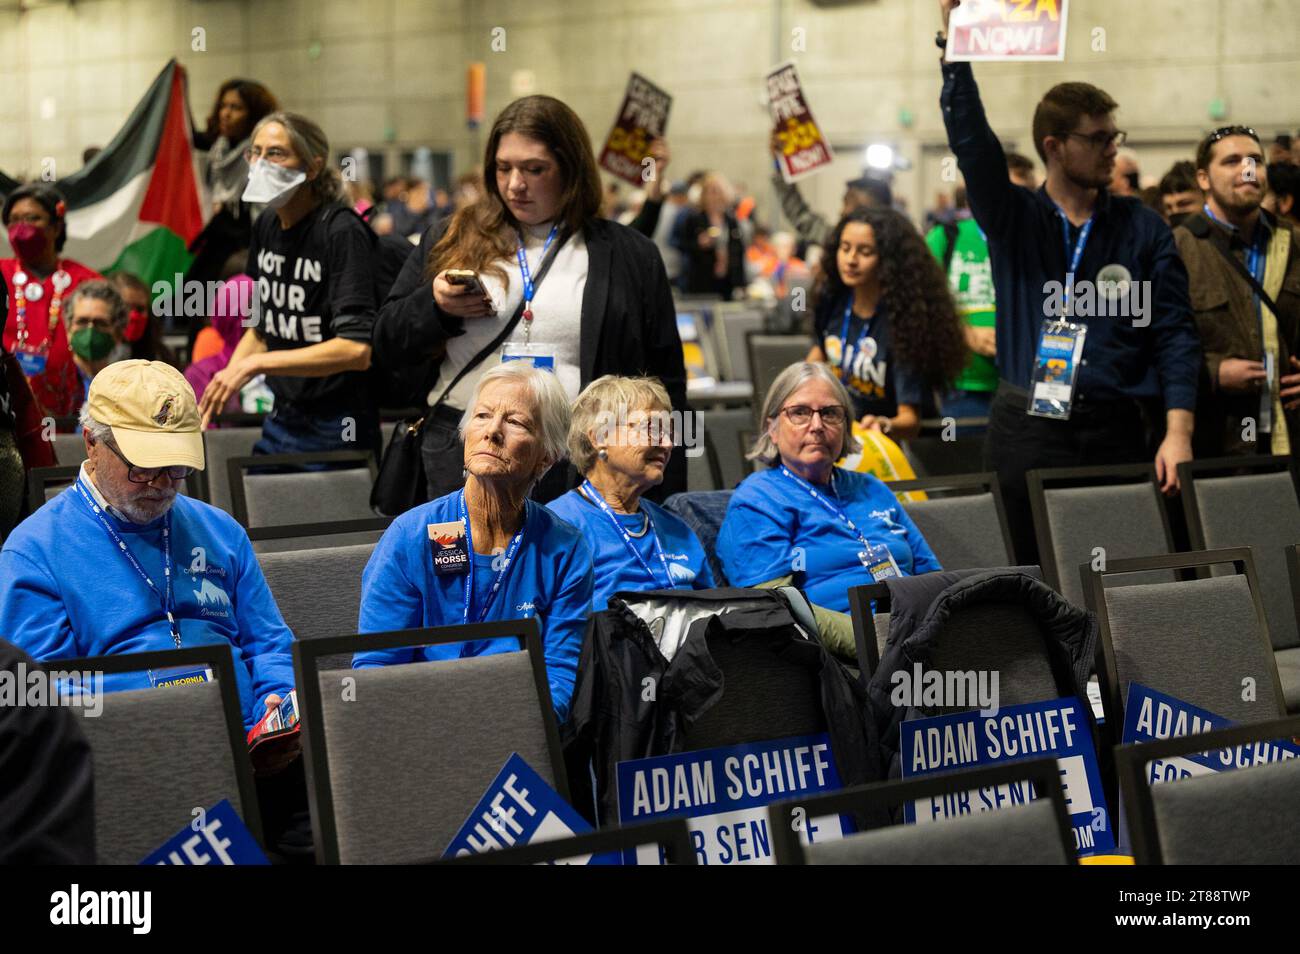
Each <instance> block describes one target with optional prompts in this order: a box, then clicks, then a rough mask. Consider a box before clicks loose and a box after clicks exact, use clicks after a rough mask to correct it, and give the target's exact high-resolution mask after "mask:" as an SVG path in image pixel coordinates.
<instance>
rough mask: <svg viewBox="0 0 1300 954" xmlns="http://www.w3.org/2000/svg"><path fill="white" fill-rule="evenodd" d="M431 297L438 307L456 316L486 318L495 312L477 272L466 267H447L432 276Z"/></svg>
mask: <svg viewBox="0 0 1300 954" xmlns="http://www.w3.org/2000/svg"><path fill="white" fill-rule="evenodd" d="M433 299H434V301H435V302H437V303H438V307H439V308H441V309H442V310H443V311H445V312H447V314H449V315H455V316H456V317H457V318H488V317H491V316H492V315H494V314H496V309H495V307H494V306H493V304H492V299H491V298H489V297H488V293H487V289H486V288H484V287H483V282H482V281H481V280H480V279H479V277H478V273H477V272H475V271H473V270H472V269H468V268H448V269H446V270H444V271H443V272H442V273H440V274H439V275H438V276H437V277H436V278H434V280H433Z"/></svg>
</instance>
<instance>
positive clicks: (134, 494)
mask: <svg viewBox="0 0 1300 954" xmlns="http://www.w3.org/2000/svg"><path fill="white" fill-rule="evenodd" d="M81 427H82V432H83V435H84V437H85V442H86V456H87V460H86V462H85V463H84V464H83V465H82V468H81V473H80V474H79V475H78V476H77V480H76V483H75V484H74V485H73V486H72V487H70V488H69V489H67V490H65V491H64V492H63V493H61V494H59V495H58V496H57V497H55V498H53V499H52V500H50V501H48V502H47V503H46V504H45V506H43V507H41V509H40V510H38V511H36V513H34V514H32V515H31V516H30V517H28V518H27V519H26V520H24V521H23V522H22V523H21V524H19V526H18V527H17V528H16V529H15V530H14V532H13V533H12V534H11V535H10V536H9V538H8V539H7V540H6V541H5V544H4V548H3V550H0V637H3V638H5V639H8V640H9V641H11V642H13V643H16V644H18V645H19V646H20V647H22V648H23V649H25V650H26V651H27V652H28V653H30V654H31V655H32V656H33V657H35V658H36V659H37V660H39V661H42V662H44V661H47V660H58V659H71V658H78V657H84V656H103V655H112V654H117V653H135V652H147V651H158V650H170V649H180V648H183V647H187V646H194V645H203V644H210V643H219V642H224V643H228V644H229V645H230V648H231V652H232V654H233V656H234V661H235V673H236V677H237V681H238V683H239V694H240V699H241V703H242V708H243V716H244V723H245V726H246V727H250V728H251V727H252V726H253V725H254V724H256V723H257V722H258V721H259V720H260V719H261V718H262V717H263V716H264V715H265V714H266V712H267V711H269V709H270V708H273V707H275V706H276V705H278V704H279V703H280V701H281V699H282V698H284V697H286V696H287V695H288V694H289V692H290V690H292V688H293V663H292V660H291V657H290V644H291V643H292V641H293V636H292V634H291V633H290V632H289V628H288V627H287V626H286V625H285V623H284V619H283V617H282V616H281V615H280V611H279V609H278V608H277V607H276V605H275V600H274V599H273V598H272V596H271V591H270V589H269V588H268V587H267V585H266V579H265V578H264V577H263V575H262V570H261V567H260V566H259V564H258V562H257V558H256V556H255V555H254V553H253V548H252V544H250V543H249V541H248V534H247V533H246V532H245V531H244V528H243V527H241V526H240V525H239V524H238V523H236V522H235V520H234V518H233V517H231V516H230V515H229V514H226V513H225V512H223V511H221V510H218V509H217V508H215V507H212V506H209V505H208V504H206V503H203V502H202V501H200V500H196V499H194V498H193V497H189V496H186V495H184V494H181V493H180V490H181V489H182V487H183V486H184V482H185V479H186V478H187V477H189V476H190V475H191V474H192V473H193V472H194V470H195V469H197V468H202V467H203V435H202V431H201V429H200V426H199V411H198V406H197V404H196V402H195V400H194V391H193V389H192V388H191V387H190V385H189V382H188V381H186V380H185V378H184V376H182V375H181V373H180V372H179V371H177V370H176V369H175V368H172V367H170V366H169V365H166V364H163V363H161V362H156V361H120V362H117V363H115V364H110V365H109V366H108V367H106V368H104V369H103V370H102V371H100V372H99V373H98V374H97V375H95V378H94V380H92V381H91V384H90V393H89V395H88V396H87V398H86V402H85V404H83V405H82V408H81ZM211 678H212V675H211V673H210V672H207V671H206V670H204V669H202V668H200V669H199V670H198V671H197V672H194V671H187V672H180V673H178V672H172V671H169V670H166V669H162V670H159V669H154V670H148V671H146V672H141V673H129V674H125V675H123V676H121V677H109V678H106V679H105V684H104V688H105V689H106V690H108V691H112V690H113V689H135V688H149V687H163V686H174V685H177V684H180V683H190V682H206V681H208V680H210V679H211ZM110 679H111V680H113V681H114V684H113V685H111V686H110V685H109V682H110Z"/></svg>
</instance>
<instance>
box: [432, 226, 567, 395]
mask: <svg viewBox="0 0 1300 954" xmlns="http://www.w3.org/2000/svg"><path fill="white" fill-rule="evenodd" d="M550 231H551V223H549V222H547V223H545V224H543V225H533V226H527V227H525V230H524V239H525V243H524V254H525V256H526V257H527V259H528V268H529V271H530V272H531V274H532V275H533V281H534V283H536V280H537V279H536V276H537V272H538V270H539V269H540V268H541V264H542V246H544V245H545V244H546V236H547V235H548V234H549V233H550ZM556 241H557V242H558V241H559V236H558V235H557V236H556ZM500 264H501V265H502V266H503V267H504V269H505V273H506V281H505V282H504V283H503V282H502V281H501V280H500V279H498V278H496V277H494V276H492V275H487V274H482V275H480V276H479V280H480V281H482V283H483V287H484V288H486V289H487V292H488V295H489V296H490V297H491V298H492V303H493V305H495V306H496V315H495V316H494V317H491V318H466V319H465V323H464V324H465V333H464V334H463V335H458V336H457V337H455V338H451V339H448V341H447V357H446V358H445V359H444V360H443V363H442V374H441V375H440V376H439V382H438V384H437V386H436V387H434V389H433V390H432V391H430V392H429V398H428V399H429V401H430V402H432V401H434V400H436V399H437V397H438V395H439V394H441V393H442V389H443V388H445V387H446V386H447V385H446V382H448V381H450V380H451V379H452V378H453V377H455V376H456V375H457V374H458V373H459V372H460V369H461V368H463V367H464V366H465V365H466V364H467V363H468V362H469V361H471V360H472V359H473V358H474V356H475V355H476V354H478V353H479V352H480V351H482V350H483V349H484V348H485V347H487V345H488V344H489V343H490V342H491V341H492V339H493V338H495V337H496V336H497V335H498V334H500V333H501V329H502V328H504V327H505V325H506V323H507V322H508V321H509V320H510V317H511V316H512V315H513V314H514V313H515V309H516V308H518V307H519V303H520V302H521V301H522V300H523V296H524V288H523V277H522V276H521V275H520V274H519V260H518V259H517V258H516V257H515V256H513V255H512V256H510V258H509V259H508V260H503V261H501V262H500ZM586 287H587V243H586V242H585V241H584V240H583V237H582V233H581V232H576V233H575V234H573V235H570V236H569V240H568V241H567V242H565V243H564V245H563V246H562V247H561V248H560V250H559V251H558V252H557V253H556V255H555V262H554V263H553V264H552V265H551V269H550V271H548V272H547V273H546V279H545V280H544V281H543V282H542V283H541V284H540V285H538V286H537V291H536V297H535V298H534V299H533V333H532V339H531V341H532V344H534V345H549V346H550V347H551V348H553V349H554V353H555V372H556V374H557V375H558V376H559V378H560V383H561V384H563V385H564V390H565V391H566V392H567V393H568V395H569V398H570V399H571V400H572V399H574V398H577V396H578V391H579V390H580V389H581V368H580V367H579V363H578V360H579V359H578V349H579V336H580V333H581V328H582V294H583V291H584V290H585V289H586ZM523 340H524V321H523V319H522V318H521V319H520V320H519V323H518V324H517V325H515V327H514V330H513V331H511V332H510V336H509V337H508V338H507V339H506V343H507V344H509V343H510V342H522V341H523ZM500 363H501V353H500V349H498V351H497V353H496V354H491V355H488V356H487V357H486V358H484V359H483V361H482V362H481V363H480V364H479V366H478V367H477V368H475V369H474V370H473V371H470V372H469V373H468V374H466V375H465V376H464V377H463V378H461V379H460V382H459V383H457V385H456V387H454V388H453V389H452V391H451V393H450V394H449V395H447V400H446V404H447V405H448V406H449V407H453V408H455V409H456V410H458V411H463V410H464V409H465V406H466V405H467V404H468V403H469V399H470V397H471V396H472V395H473V393H474V385H475V384H477V383H478V379H479V377H480V376H481V375H482V374H483V372H484V371H487V370H488V369H489V368H491V367H494V366H495V365H498V364H500Z"/></svg>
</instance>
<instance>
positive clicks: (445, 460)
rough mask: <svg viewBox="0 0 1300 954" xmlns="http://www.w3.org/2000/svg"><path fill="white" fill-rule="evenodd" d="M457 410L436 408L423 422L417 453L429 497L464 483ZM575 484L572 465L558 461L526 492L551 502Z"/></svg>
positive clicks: (541, 501)
mask: <svg viewBox="0 0 1300 954" xmlns="http://www.w3.org/2000/svg"><path fill="white" fill-rule="evenodd" d="M459 422H460V411H456V410H453V409H452V408H448V407H439V408H437V409H435V410H433V411H431V412H430V414H429V417H428V420H426V421H425V422H424V434H423V441H422V442H421V444H420V456H421V458H422V459H423V461H424V479H425V481H426V483H427V484H428V488H429V499H430V500H437V499H438V498H439V497H445V496H446V495H447V494H449V493H451V492H452V491H453V490H459V489H460V488H461V487H464V486H465V445H464V443H463V442H462V441H461V439H460V433H459V430H458V426H459ZM577 485H578V475H577V473H576V472H575V471H574V469H573V467H572V465H570V464H569V463H568V462H567V461H561V462H560V463H558V464H556V465H555V466H554V467H552V468H551V469H550V470H548V471H547V472H546V473H545V474H544V475H542V479H541V480H539V481H538V482H537V485H536V486H535V487H533V492H532V493H531V494H530V495H529V496H531V497H532V498H533V499H534V500H536V501H537V502H538V503H550V502H551V501H552V500H554V499H555V498H556V497H559V496H562V495H563V494H565V493H567V492H568V491H569V490H571V489H572V488H574V487H576V486H577Z"/></svg>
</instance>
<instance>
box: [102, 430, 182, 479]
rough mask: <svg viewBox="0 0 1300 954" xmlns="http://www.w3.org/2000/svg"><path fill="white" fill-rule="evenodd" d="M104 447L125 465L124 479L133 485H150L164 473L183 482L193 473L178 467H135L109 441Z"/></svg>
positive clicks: (105, 442) (180, 466)
mask: <svg viewBox="0 0 1300 954" xmlns="http://www.w3.org/2000/svg"><path fill="white" fill-rule="evenodd" d="M104 446H105V447H107V448H108V449H109V450H111V451H112V452H113V453H114V454H116V455H117V459H118V460H120V461H121V462H122V463H124V464H126V479H127V480H129V481H131V483H133V484H151V483H153V482H154V481H155V480H157V479H158V475H159V474H162V473H166V474H167V476H168V477H169V478H170V479H171V480H184V479H185V478H186V477H188V476H189V475H190V474H192V473H194V468H193V467H185V466H183V465H178V466H176V467H137V466H135V464H133V463H131V462H130V461H129V460H127V459H126V458H125V457H123V456H122V452H121V451H120V450H118V449H117V448H116V447H114V446H113V444H112V443H111V442H110V441H104Z"/></svg>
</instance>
